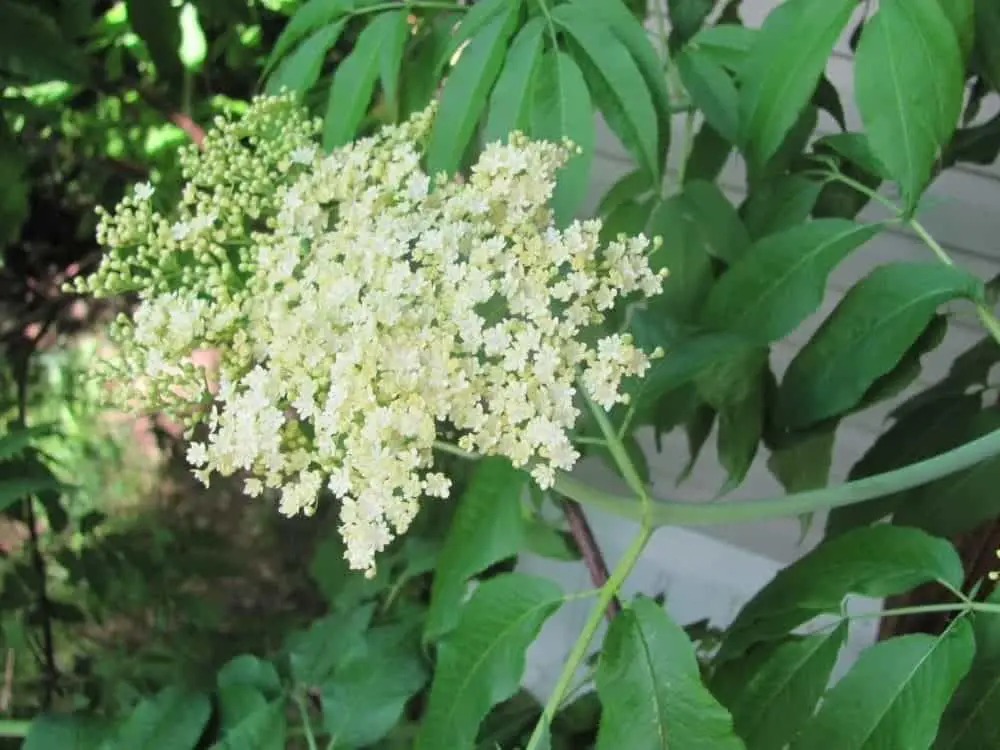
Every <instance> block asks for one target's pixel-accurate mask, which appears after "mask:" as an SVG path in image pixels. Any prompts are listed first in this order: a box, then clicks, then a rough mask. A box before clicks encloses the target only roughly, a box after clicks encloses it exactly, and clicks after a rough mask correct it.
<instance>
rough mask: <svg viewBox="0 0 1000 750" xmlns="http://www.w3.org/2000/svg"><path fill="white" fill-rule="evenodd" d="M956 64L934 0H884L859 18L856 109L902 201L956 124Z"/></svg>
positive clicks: (912, 202)
mask: <svg viewBox="0 0 1000 750" xmlns="http://www.w3.org/2000/svg"><path fill="white" fill-rule="evenodd" d="M963 69H964V66H963V65H962V55H961V51H960V49H959V46H958V41H957V40H956V38H955V35H954V33H952V27H951V25H950V23H949V21H948V17H947V16H946V15H945V13H944V11H943V10H941V5H940V4H939V3H938V0H884V2H881V3H880V4H879V10H878V12H877V13H876V14H875V16H874V17H873V18H872V19H871V20H870V21H868V23H866V24H865V29H864V32H863V33H862V34H861V42H860V43H859V45H858V50H857V53H856V55H855V68H854V81H855V82H854V88H855V96H856V98H857V103H858V110H859V111H860V113H861V120H862V122H863V123H864V126H865V132H866V134H867V135H868V141H869V143H870V144H871V147H872V150H873V151H874V152H875V155H876V156H877V157H878V159H879V161H881V162H882V163H883V164H884V165H885V166H886V169H888V171H889V173H890V174H891V175H892V176H893V178H894V179H895V180H896V182H898V183H899V187H900V191H901V192H902V194H903V197H904V198H905V200H906V205H907V207H908V208H909V209H912V208H913V207H914V206H916V203H917V199H918V198H919V197H920V194H921V193H922V192H923V190H924V188H925V187H926V185H927V183H928V181H929V180H930V176H931V170H932V168H933V166H934V162H935V160H936V159H937V158H938V157H939V156H940V153H941V149H942V148H943V147H944V145H945V144H946V143H947V142H948V140H949V139H950V138H951V135H952V133H953V132H954V130H955V127H956V125H957V124H958V117H959V114H960V113H961V109H962V96H963V90H964V76H963Z"/></svg>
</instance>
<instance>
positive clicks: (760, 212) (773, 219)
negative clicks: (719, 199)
mask: <svg viewBox="0 0 1000 750" xmlns="http://www.w3.org/2000/svg"><path fill="white" fill-rule="evenodd" d="M822 189H823V185H822V184H821V183H819V182H816V181H814V180H810V179H809V178H807V177H803V176H802V175H797V174H791V175H781V176H780V177H776V178H773V179H770V180H765V181H763V182H760V183H758V184H757V185H754V186H753V189H752V190H751V192H750V195H749V196H748V197H747V199H746V201H745V202H744V203H743V206H742V207H741V208H740V213H741V214H742V216H743V222H744V224H745V225H746V230H747V233H748V234H749V235H750V238H751V239H753V240H759V239H760V238H761V237H766V236H767V235H769V234H776V233H778V232H781V231H783V230H785V229H791V228H792V227H794V226H798V225H799V224H804V223H806V221H807V220H808V219H809V214H810V213H812V210H813V206H815V205H816V199H817V198H819V193H820V191H821V190H822Z"/></svg>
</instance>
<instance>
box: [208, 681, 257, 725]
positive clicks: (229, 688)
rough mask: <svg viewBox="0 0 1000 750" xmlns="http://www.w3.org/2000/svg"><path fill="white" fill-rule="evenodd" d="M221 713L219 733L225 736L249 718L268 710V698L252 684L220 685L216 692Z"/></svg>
mask: <svg viewBox="0 0 1000 750" xmlns="http://www.w3.org/2000/svg"><path fill="white" fill-rule="evenodd" d="M216 703H217V705H218V715H219V734H220V735H221V736H225V735H226V733H227V732H229V731H230V730H232V729H235V728H236V727H238V726H239V725H240V724H242V723H243V722H244V721H245V720H246V719H247V718H249V717H250V716H253V715H255V714H259V713H261V712H264V711H266V710H267V698H265V697H264V694H263V693H262V692H261V691H260V690H258V689H257V688H255V687H252V686H250V685H240V684H236V685H224V686H220V687H219V690H218V693H217V694H216Z"/></svg>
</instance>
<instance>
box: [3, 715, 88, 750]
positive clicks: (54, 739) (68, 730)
mask: <svg viewBox="0 0 1000 750" xmlns="http://www.w3.org/2000/svg"><path fill="white" fill-rule="evenodd" d="M107 736H108V725H107V724H106V723H104V722H103V721H101V720H100V719H97V718H95V717H92V716H79V715H72V714H41V715H40V716H38V717H37V718H35V719H34V720H33V721H32V722H31V728H30V729H29V730H28V735H27V737H25V738H24V744H23V745H21V750H98V748H100V747H101V743H102V742H103V741H104V738H105V737H107Z"/></svg>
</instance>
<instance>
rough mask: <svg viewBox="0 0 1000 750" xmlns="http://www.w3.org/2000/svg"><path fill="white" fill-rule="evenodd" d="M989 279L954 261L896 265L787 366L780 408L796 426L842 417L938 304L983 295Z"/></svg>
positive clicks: (861, 290)
mask: <svg viewBox="0 0 1000 750" xmlns="http://www.w3.org/2000/svg"><path fill="white" fill-rule="evenodd" d="M983 293H984V292H983V283H982V281H981V280H980V279H978V278H976V277H975V276H973V275H971V274H969V273H967V272H965V271H963V270H961V269H958V268H955V267H952V266H945V265H942V264H931V263H891V264H887V265H884V266H880V267H879V268H876V269H875V270H874V271H872V273H870V274H869V275H868V276H867V277H866V278H864V279H862V280H861V281H860V282H859V283H858V284H856V285H855V286H854V287H852V288H851V290H850V291H848V292H847V294H846V295H845V296H844V298H843V299H842V300H841V302H840V304H839V305H837V308H836V309H835V310H834V311H833V313H832V314H831V315H830V317H829V318H827V319H826V320H825V321H824V322H823V325H822V326H820V328H819V330H818V331H817V332H816V334H815V335H814V336H813V337H812V338H811V339H810V340H809V342H808V343H807V344H806V345H805V346H804V347H803V348H802V350H801V351H800V352H799V353H798V354H797V355H796V357H795V359H794V360H792V363H791V364H790V365H789V366H788V370H787V371H786V372H785V378H784V380H783V381H782V383H781V390H780V393H779V401H778V412H779V418H780V420H781V421H782V422H783V423H784V424H785V425H787V426H789V427H792V428H797V427H806V426H808V425H810V424H812V423H814V422H817V421H819V420H821V419H824V418H826V417H831V416H834V415H836V414H840V413H842V412H844V411H846V410H848V409H850V408H851V407H853V406H854V405H855V404H857V403H858V401H859V400H860V399H861V398H862V397H863V396H864V395H865V392H866V391H867V390H868V388H869V387H870V386H871V385H872V383H874V382H875V381H876V380H877V379H878V378H879V377H881V376H882V375H884V374H886V373H887V372H889V371H891V370H892V369H893V368H894V367H895V366H896V364H897V363H898V362H899V360H900V359H901V358H902V356H903V355H904V354H905V353H906V351H907V350H908V349H909V348H910V346H911V345H912V344H913V343H914V341H916V340H917V338H918V337H919V336H920V334H921V333H922V332H923V330H924V329H925V328H926V326H927V324H928V323H929V322H930V320H931V317H932V316H933V315H934V313H935V311H936V310H937V308H938V306H940V305H942V304H944V303H945V302H949V301H951V300H954V299H957V298H961V297H967V298H970V299H973V300H979V299H982V296H983Z"/></svg>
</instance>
